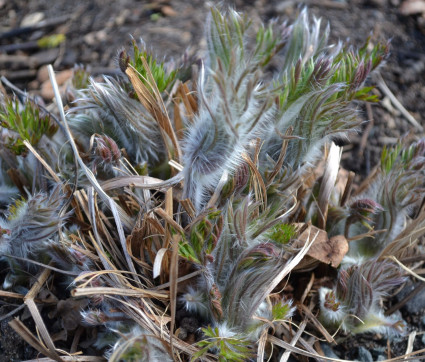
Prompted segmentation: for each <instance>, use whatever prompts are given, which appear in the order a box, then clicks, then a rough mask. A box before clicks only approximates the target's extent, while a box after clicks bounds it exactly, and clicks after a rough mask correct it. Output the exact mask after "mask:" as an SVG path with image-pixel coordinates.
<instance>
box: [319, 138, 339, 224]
mask: <svg viewBox="0 0 425 362" xmlns="http://www.w3.org/2000/svg"><path fill="white" fill-rule="evenodd" d="M340 161H341V147H338V146H337V145H335V143H333V142H332V143H331V147H330V148H329V153H328V157H327V159H326V164H325V170H324V172H323V177H322V182H321V184H320V190H319V196H318V206H319V210H320V212H319V213H318V227H319V228H321V229H324V228H325V226H326V219H327V217H328V204H329V197H330V196H331V193H332V190H333V189H334V187H335V181H336V177H337V176H338V170H339V164H340Z"/></svg>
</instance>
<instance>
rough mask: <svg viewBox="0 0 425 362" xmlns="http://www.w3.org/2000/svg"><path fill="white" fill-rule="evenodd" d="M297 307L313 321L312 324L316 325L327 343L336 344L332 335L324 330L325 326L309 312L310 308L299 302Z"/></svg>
mask: <svg viewBox="0 0 425 362" xmlns="http://www.w3.org/2000/svg"><path fill="white" fill-rule="evenodd" d="M299 308H300V309H301V310H302V311H303V312H304V313H305V315H306V316H307V317H308V318H309V319H310V320H311V321H312V322H313V324H314V325H315V326H316V328H317V329H318V330H319V331H320V333H322V335H323V337H325V338H326V341H327V342H328V343H334V344H336V342H335V340H334V339H333V337H332V336H331V335H330V334H329V332H328V331H327V330H326V328H325V327H323V325H322V323H320V322H319V320H318V319H317V318H316V316H315V315H314V314H313V313H311V310H310V309H309V308H308V307H307V306H305V305H304V304H300V305H299Z"/></svg>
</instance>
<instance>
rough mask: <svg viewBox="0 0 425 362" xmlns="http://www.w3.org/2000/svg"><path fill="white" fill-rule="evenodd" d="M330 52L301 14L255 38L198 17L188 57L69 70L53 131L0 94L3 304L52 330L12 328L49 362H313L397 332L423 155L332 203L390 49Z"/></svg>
mask: <svg viewBox="0 0 425 362" xmlns="http://www.w3.org/2000/svg"><path fill="white" fill-rule="evenodd" d="M328 36H329V27H323V26H322V24H321V21H320V20H319V19H315V18H313V19H311V18H310V16H309V15H308V12H307V10H303V11H301V12H300V14H299V16H298V18H297V19H296V20H295V21H294V22H293V23H292V24H288V23H283V24H282V23H279V22H278V21H272V22H270V23H269V24H267V25H264V24H260V25H259V26H254V24H252V23H251V21H250V20H249V19H248V18H247V17H246V16H244V15H241V14H239V13H237V12H235V11H233V10H224V11H221V10H218V9H216V8H212V9H211V12H210V14H209V16H208V21H207V25H206V41H207V51H206V54H205V56H204V57H203V58H202V59H190V58H188V57H183V58H182V59H183V60H181V61H180V62H174V63H166V62H161V61H159V60H157V59H156V58H155V56H154V54H153V53H152V52H150V51H148V50H147V48H145V47H144V46H143V45H138V44H137V42H136V41H133V49H132V52H129V51H127V50H122V51H120V53H119V56H118V58H119V59H118V64H119V67H120V69H121V71H122V75H121V76H119V77H116V78H112V77H107V76H105V77H103V79H95V78H92V77H89V75H88V74H87V73H86V71H85V70H84V69H83V68H81V67H80V68H76V69H75V73H74V79H73V80H72V82H71V84H70V85H69V87H68V89H67V97H66V98H65V100H66V101H67V104H66V113H65V112H64V105H63V103H62V102H63V101H62V98H61V96H60V94H59V93H58V91H56V95H55V101H56V104H57V112H52V113H50V112H48V111H47V110H46V109H44V108H43V107H41V106H40V105H38V104H37V103H35V102H34V101H32V100H31V99H30V98H29V97H28V95H26V94H19V96H20V98H18V97H17V96H10V95H8V94H6V93H4V94H3V96H2V105H1V107H0V121H1V129H0V136H1V138H0V170H1V173H0V188H4V190H5V193H4V196H2V197H0V202H1V203H2V210H3V211H2V213H3V214H2V217H1V218H0V255H1V258H2V260H3V261H4V262H5V263H7V264H6V265H7V266H8V269H9V272H8V274H7V276H6V275H5V276H4V278H5V279H4V283H3V288H4V289H5V290H7V291H8V292H14V293H15V294H14V295H15V296H16V295H18V294H16V293H20V294H19V295H20V296H22V297H24V298H25V300H29V301H34V298H35V297H36V296H38V297H37V298H38V301H40V303H41V304H43V303H44V304H43V305H44V306H43V308H46V310H49V315H50V316H53V318H56V319H57V323H54V324H53V325H48V324H47V322H46V321H45V320H43V318H42V317H41V315H40V314H39V312H38V309H37V308H36V307H35V303H34V304H31V302H28V303H29V305H32V307H30V312H31V314H32V315H33V317H34V320H35V323H36V325H37V330H40V331H41V334H39V335H38V337H37V336H36V335H35V334H34V332H33V331H30V330H27V329H25V328H26V327H25V326H24V325H23V324H22V322H20V321H17V320H15V321H13V322H12V323H11V325H12V327H13V328H14V329H15V330H16V331H18V333H20V334H21V336H23V337H24V338H25V339H26V340H27V341H28V340H31V341H32V346H33V347H34V348H36V349H38V350H39V352H41V353H42V354H44V355H46V356H48V357H50V358H53V359H56V360H58V359H60V358H61V357H60V356H61V355H65V354H66V355H68V354H73V353H75V352H76V351H80V353H87V354H93V356H88V355H87V356H86V357H87V358H89V360H96V357H95V356H94V355H99V356H101V355H104V356H106V357H107V358H108V359H109V360H111V361H154V360H163V361H171V360H185V361H189V360H191V361H195V360H203V361H213V360H219V361H247V360H252V359H257V360H269V359H271V358H278V357H279V356H281V357H282V354H284V353H285V352H286V351H287V352H288V353H289V352H294V353H297V354H301V355H303V354H304V355H305V356H308V357H313V358H319V359H320V354H319V352H321V351H320V350H318V349H316V344H315V345H314V346H315V347H314V348H313V347H311V346H312V344H311V343H309V342H307V341H306V339H305V338H306V337H305V336H312V337H311V338H312V339H313V340H315V341H318V340H320V339H321V338H322V337H323V338H325V339H326V340H327V341H328V342H329V343H332V342H334V337H333V336H332V334H334V333H337V332H339V333H341V334H346V335H350V334H351V335H354V334H357V333H370V332H379V333H382V334H383V335H396V334H397V335H398V334H403V333H405V332H406V325H405V323H404V321H403V320H402V319H401V317H400V316H398V315H391V316H387V315H386V314H385V298H386V297H387V296H389V295H390V294H391V293H392V292H393V291H394V290H395V289H396V287H399V286H400V285H402V284H403V283H404V282H405V281H406V280H407V274H406V273H405V269H407V270H409V269H408V266H406V267H405V269H402V268H401V267H400V266H399V264H401V261H402V260H403V258H407V257H408V256H410V255H411V254H412V253H413V252H414V251H415V250H416V249H415V248H417V241H418V240H419V238H420V237H421V236H422V235H423V234H424V231H423V230H424V224H425V211H424V210H423V198H422V196H421V195H423V186H424V181H425V178H424V171H423V170H424V167H423V166H424V160H425V146H424V145H425V141H424V140H418V141H417V142H414V143H411V144H408V143H407V141H405V142H402V141H400V143H399V144H398V145H396V146H395V147H394V148H386V149H384V150H383V152H382V159H381V163H380V165H378V167H377V169H376V171H375V172H374V173H373V174H372V175H370V176H369V177H368V178H367V179H366V180H365V181H364V182H363V184H362V185H360V186H359V187H358V188H357V190H354V191H353V189H354V188H353V184H352V178H351V179H349V181H348V182H347V183H346V184H345V185H344V186H343V187H342V188H341V187H336V185H337V184H340V178H341V175H342V174H343V173H344V172H346V171H345V170H342V169H341V168H340V154H341V147H339V146H336V145H335V143H334V141H338V140H341V139H343V140H347V139H349V136H350V134H352V133H354V132H358V131H359V127H360V124H361V120H360V118H359V115H358V113H359V111H358V106H357V105H358V104H359V102H375V101H377V100H378V99H377V96H376V94H375V93H374V92H373V86H370V85H369V84H368V82H367V79H368V76H369V74H370V73H371V72H373V71H374V70H375V69H376V68H378V67H379V65H380V64H381V63H382V62H383V61H384V60H385V59H386V58H387V56H388V44H372V43H371V39H366V41H365V45H364V46H363V47H361V48H360V49H354V48H353V47H351V46H349V45H346V44H343V43H338V44H329V42H328ZM273 62H275V63H273ZM272 63H273V64H277V65H278V66H275V65H273V67H272V66H271V64H272ZM274 68H276V69H274ZM272 69H273V70H272ZM50 76H51V79H52V82H53V85H55V80H54V73H53V68H50ZM54 89H55V87H54ZM22 99H24V101H22V102H21V100H22ZM56 113H57V114H58V116H56V115H55V114H56ZM350 180H351V181H350ZM6 191H7V192H6ZM407 260H408V259H407ZM411 273H413V274H414V272H413V271H411ZM306 275H308V276H309V277H308V278H309V279H310V281H311V282H309V283H304V282H303V278H305V276H306ZM47 292H48V293H49V295H50V296H51V299H50V300H49V302H46V298H44V297H42V296H43V295H45V294H46V293H47ZM43 293H44V294H43ZM10 295H12V294H10ZM51 300H54V302H51ZM315 315H319V317H317V318H316V317H315ZM76 316H77V317H76ZM58 329H61V330H63V331H64V332H63V333H64V334H63V335H62V337H61V338H62V342H61V347H60V348H59V347H57V344H56V340H54V339H52V338H51V336H50V335H54V334H55V333H57V332H59V330H58ZM294 331H297V332H295V333H296V336H295V337H294ZM292 337H293V338H292ZM309 338H310V337H309ZM284 356H285V354H284V355H283V357H282V358H283V359H282V360H285V358H284ZM80 357H81V356H80ZM288 357H289V355H288ZM286 358H287V357H286Z"/></svg>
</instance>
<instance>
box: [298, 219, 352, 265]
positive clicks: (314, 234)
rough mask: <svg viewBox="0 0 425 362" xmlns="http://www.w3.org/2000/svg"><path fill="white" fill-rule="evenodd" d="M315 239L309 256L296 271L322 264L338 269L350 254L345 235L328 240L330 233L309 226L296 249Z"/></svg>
mask: <svg viewBox="0 0 425 362" xmlns="http://www.w3.org/2000/svg"><path fill="white" fill-rule="evenodd" d="M313 238H314V242H313V245H312V246H311V247H310V249H309V251H308V252H307V255H306V256H305V257H304V259H303V260H302V261H301V262H300V263H299V264H298V265H297V267H296V270H300V269H306V268H312V267H315V266H316V265H317V262H322V263H325V264H328V265H331V266H332V267H334V268H337V267H338V266H339V264H341V261H342V259H343V258H344V256H345V254H347V252H348V242H347V239H346V238H345V237H344V236H343V235H336V236H333V237H331V238H330V239H329V238H328V233H327V232H326V231H324V230H322V229H319V228H318V227H316V226H313V225H309V226H308V227H307V228H306V229H305V230H304V231H303V232H302V233H301V234H300V235H299V236H298V243H296V245H295V246H296V247H302V246H303V245H305V243H306V242H307V241H310V240H312V239H313Z"/></svg>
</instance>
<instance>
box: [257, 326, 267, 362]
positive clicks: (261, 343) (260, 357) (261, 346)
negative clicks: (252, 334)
mask: <svg viewBox="0 0 425 362" xmlns="http://www.w3.org/2000/svg"><path fill="white" fill-rule="evenodd" d="M267 335H268V328H266V329H264V330H263V332H261V335H260V338H259V339H258V348H257V362H263V361H264V354H265V350H266V342H267Z"/></svg>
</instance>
